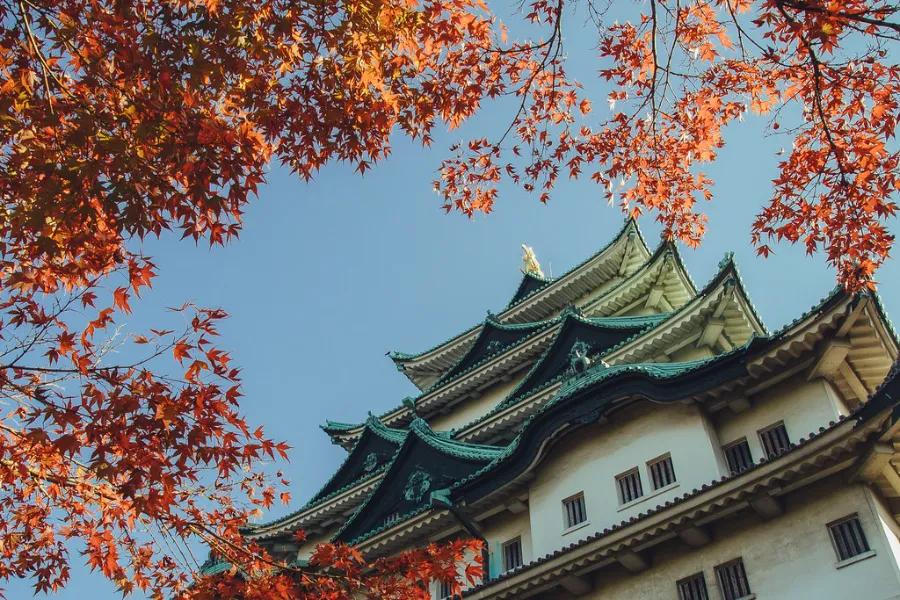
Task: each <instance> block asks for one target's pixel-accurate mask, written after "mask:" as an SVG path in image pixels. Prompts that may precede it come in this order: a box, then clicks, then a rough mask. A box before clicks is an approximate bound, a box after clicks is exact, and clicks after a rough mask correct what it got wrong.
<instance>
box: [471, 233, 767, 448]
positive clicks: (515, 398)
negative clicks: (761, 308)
mask: <svg viewBox="0 0 900 600" xmlns="http://www.w3.org/2000/svg"><path fill="white" fill-rule="evenodd" d="M667 244H672V245H674V242H666V241H664V242H663V243H662V244H660V248H657V251H656V252H659V250H660V249H661V248H662V247H665V246H666V245H667ZM656 252H654V254H655V253H656ZM728 254H729V253H726V256H725V258H724V259H723V260H722V261H720V262H719V270H718V271H717V272H716V274H715V275H713V277H712V278H711V279H710V280H709V281H708V282H707V283H706V285H704V286H703V288H702V289H701V290H700V291H698V292H697V293H696V294H695V295H694V297H693V298H691V300H689V301H687V302H685V303H684V305H682V306H681V307H679V308H678V309H677V310H674V311H672V312H670V313H662V314H665V315H666V316H665V317H664V318H662V319H660V320H659V321H658V322H657V323H655V324H653V325H652V326H650V327H647V328H645V329H643V330H641V331H639V332H637V333H635V334H634V335H633V336H631V337H629V338H627V339H625V340H622V341H621V342H619V343H618V344H616V345H615V346H612V347H610V348H607V349H606V350H604V351H603V352H602V353H601V354H600V355H599V357H600V358H602V357H604V356H607V355H609V354H611V353H612V352H615V351H616V350H618V349H620V348H622V347H624V346H625V345H626V344H629V343H631V342H633V341H634V340H636V339H638V338H640V337H642V336H644V335H645V334H647V333H649V332H650V331H652V330H654V329H656V328H657V327H659V326H661V325H662V324H663V323H665V322H667V321H668V320H669V319H672V318H674V317H675V316H676V315H678V314H679V313H680V312H681V311H683V310H684V309H685V307H687V306H688V305H689V304H690V303H691V302H693V301H694V300H696V299H697V298H699V297H702V296H704V295H706V294H708V293H709V292H710V291H711V290H712V289H713V288H714V287H715V285H716V283H717V282H718V281H719V279H720V278H721V277H722V276H723V274H724V273H725V272H726V271H727V269H728V267H729V265H731V266H733V267H734V268H735V270H736V268H737V265H736V264H735V263H734V253H733V252H732V253H730V254H731V256H728ZM652 260H653V259H652V258H651V259H649V260H648V261H647V264H649V263H650V262H652ZM636 273H637V271H635V273H633V274H632V276H633V275H635V274H636ZM742 287H743V286H742ZM614 289H615V287H613V288H610V289H609V290H607V292H611V291H613V290H614ZM600 297H601V296H598V298H600ZM748 302H749V298H748ZM751 308H752V306H751ZM763 327H765V326H764V325H763ZM560 330H562V328H560ZM767 335H768V334H767ZM558 336H559V333H557V338H558ZM754 337H756V336H755V334H754V335H751V337H750V339H751V340H752V339H754ZM557 338H554V340H553V341H552V342H551V343H550V347H548V349H547V350H546V351H545V352H544V354H542V355H541V358H539V359H538V362H537V363H535V367H536V366H537V365H538V364H539V363H540V362H541V360H543V358H544V356H545V355H546V354H547V352H549V351H550V349H551V348H552V347H553V344H555V343H556V339H557ZM738 347H740V346H738ZM716 356H718V355H716ZM533 369H534V367H532V369H530V370H529V371H528V373H526V374H525V377H523V378H522V381H521V382H520V384H519V385H518V386H516V387H515V388H513V390H512V391H511V392H510V393H509V394H508V395H507V396H506V398H505V399H504V400H503V401H501V402H500V403H499V404H497V406H495V407H494V408H493V409H491V410H490V411H488V412H487V413H485V414H483V415H482V416H480V417H478V418H476V419H473V420H472V421H470V422H468V423H466V424H465V425H463V426H462V427H459V428H458V429H460V430H462V429H467V428H469V427H471V426H472V425H475V424H476V423H480V422H483V421H486V420H487V419H488V418H490V417H492V416H494V415H495V414H497V413H499V412H501V411H503V410H506V409H507V408H509V407H510V406H513V405H515V404H518V403H519V402H521V401H523V400H525V399H526V398H528V397H530V396H533V395H534V394H536V393H538V392H540V391H541V390H544V389H546V388H548V387H549V386H551V385H553V384H554V383H556V382H558V381H560V380H561V379H563V375H562V374H561V375H557V376H556V377H553V378H552V379H549V380H548V381H546V382H544V383H542V384H540V385H538V386H536V387H534V388H532V389H530V390H527V391H524V392H521V393H518V392H519V387H521V385H522V384H523V383H524V382H525V381H527V380H528V376H529V375H530V374H531V372H532V370H533Z"/></svg>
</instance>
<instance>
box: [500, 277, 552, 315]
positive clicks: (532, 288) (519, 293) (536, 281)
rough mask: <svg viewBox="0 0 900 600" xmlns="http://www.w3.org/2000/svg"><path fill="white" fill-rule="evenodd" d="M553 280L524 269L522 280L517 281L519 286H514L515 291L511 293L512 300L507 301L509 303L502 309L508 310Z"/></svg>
mask: <svg viewBox="0 0 900 600" xmlns="http://www.w3.org/2000/svg"><path fill="white" fill-rule="evenodd" d="M553 281H555V280H554V279H553V278H551V277H541V276H540V275H537V274H535V273H532V272H531V271H526V272H525V273H524V274H523V275H522V282H521V283H519V287H517V288H516V293H515V294H513V297H512V300H510V301H509V304H507V305H506V308H504V309H503V310H508V309H510V308H512V307H513V306H515V305H516V304H518V303H519V301H520V300H524V299H525V298H527V297H528V296H530V295H531V294H534V293H535V292H538V291H539V290H542V289H544V287H545V286H547V285H548V284H550V283H552V282H553Z"/></svg>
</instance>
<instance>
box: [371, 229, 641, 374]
mask: <svg viewBox="0 0 900 600" xmlns="http://www.w3.org/2000/svg"><path fill="white" fill-rule="evenodd" d="M629 227H633V228H634V231H635V233H636V236H637V238H638V239H639V240H640V241H641V243H643V244H644V246H645V247H646V246H647V243H646V241H644V236H643V234H642V233H641V229H640V227H639V226H638V223H637V219H635V218H633V217H627V218H626V219H625V223H624V224H623V225H622V228H621V229H619V231H618V232H617V233H616V234H615V235H614V236H613V238H612V239H611V240H610V241H609V242H607V243H606V245H604V246H603V247H602V248H600V249H599V250H598V251H596V252H594V253H593V254H591V255H590V256H589V257H588V258H587V259H585V260H583V261H581V262H580V263H578V264H577V265H575V266H574V267H572V268H570V269H569V270H567V271H566V272H565V273H563V274H562V275H560V276H559V277H553V278H549V279H548V283H554V282H557V281H559V280H560V279H563V278H564V277H566V276H567V275H569V274H570V273H572V272H573V271H575V270H577V269H579V268H580V267H582V266H584V265H586V264H587V263H589V262H590V261H591V260H593V259H594V258H596V257H597V256H599V255H600V254H602V253H603V252H605V251H606V250H608V249H609V248H611V247H612V246H613V245H614V244H615V243H616V242H617V241H619V239H620V238H621V237H622V235H623V234H624V233H625V232H626V231H627V230H628V228H629ZM542 289H544V288H543V287H541V288H539V289H537V290H534V292H532V293H530V294H528V295H527V296H524V297H522V298H520V299H519V300H518V301H517V302H516V303H515V304H510V305H507V306H506V307H505V308H504V309H503V311H502V312H501V313H500V315H502V314H503V313H505V312H506V311H508V310H509V309H511V308H512V307H513V306H515V305H518V304H520V303H521V302H522V301H524V300H525V299H526V298H529V297H531V296H532V295H533V294H534V293H536V292H538V291H540V290H542ZM480 325H481V323H478V324H476V325H473V326H472V327H470V328H469V329H466V330H465V331H463V332H461V333H458V334H456V335H454V336H452V337H450V338H448V339H446V340H444V341H443V342H441V343H439V344H436V345H434V346H432V347H431V348H429V349H427V350H423V351H422V352H417V353H415V354H410V353H406V352H398V351H395V350H391V351H389V352H388V353H387V355H388V356H389V357H390V358H391V359H392V360H394V361H395V362H396V361H398V360H400V361H407V360H413V359H415V358H418V357H420V356H423V355H425V354H428V353H430V352H433V351H435V350H437V349H438V348H440V347H441V346H444V345H446V344H448V343H450V342H452V341H453V340H455V339H456V338H458V337H461V336H463V335H466V334H468V333H471V332H472V331H474V330H475V329H477V328H478V327H479V326H480Z"/></svg>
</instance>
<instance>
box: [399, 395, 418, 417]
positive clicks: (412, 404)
mask: <svg viewBox="0 0 900 600" xmlns="http://www.w3.org/2000/svg"><path fill="white" fill-rule="evenodd" d="M401 404H403V406H405V407H406V408H408V409H409V410H410V412H412V415H413V418H414V419H418V418H419V414H418V412H416V399H415V398H413V397H411V396H407V397H406V398H404V399H403V402H402V403H401Z"/></svg>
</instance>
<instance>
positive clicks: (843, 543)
mask: <svg viewBox="0 0 900 600" xmlns="http://www.w3.org/2000/svg"><path fill="white" fill-rule="evenodd" d="M828 531H829V532H831V542H832V543H833V544H834V552H835V554H837V557H838V561H840V562H843V561H845V560H848V559H851V558H853V557H854V556H859V555H860V554H864V553H866V552H869V550H870V548H869V542H868V541H866V534H864V533H863V530H862V525H861V524H860V523H859V517H858V516H857V515H850V516H849V517H845V518H843V519H841V520H840V521H836V522H834V523H832V524H830V525H829V526H828Z"/></svg>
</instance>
